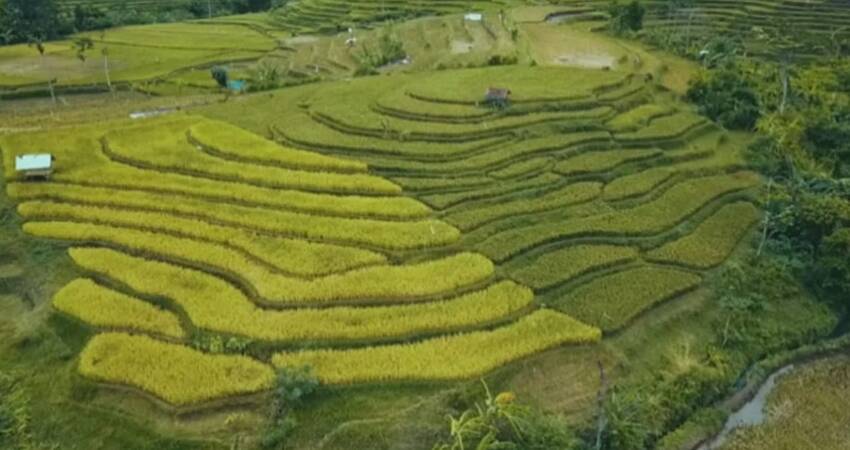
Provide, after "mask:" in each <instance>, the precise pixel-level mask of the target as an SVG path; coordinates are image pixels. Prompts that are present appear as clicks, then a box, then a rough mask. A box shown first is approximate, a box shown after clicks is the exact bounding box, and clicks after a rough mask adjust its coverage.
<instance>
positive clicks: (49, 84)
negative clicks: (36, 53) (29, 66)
mask: <svg viewBox="0 0 850 450" xmlns="http://www.w3.org/2000/svg"><path fill="white" fill-rule="evenodd" d="M41 67H44V68H47V65H45V64H44V54H43V53H42V54H41ZM47 89H48V90H49V91H50V99H51V100H53V106H56V91H55V90H54V89H53V74H52V73H51V72H50V71H49V70H48V71H47Z"/></svg>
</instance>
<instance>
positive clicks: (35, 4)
mask: <svg viewBox="0 0 850 450" xmlns="http://www.w3.org/2000/svg"><path fill="white" fill-rule="evenodd" d="M0 8H2V9H0V42H2V43H5V44H14V43H19V42H32V41H46V40H50V39H56V38H57V37H59V36H61V35H62V34H65V33H67V32H68V31H69V29H68V24H67V22H66V20H65V18H64V17H62V15H61V13H60V11H59V7H58V6H57V4H56V1H55V0H5V1H4V2H2V3H0Z"/></svg>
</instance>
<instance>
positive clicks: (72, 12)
mask: <svg viewBox="0 0 850 450" xmlns="http://www.w3.org/2000/svg"><path fill="white" fill-rule="evenodd" d="M271 6H272V0H178V1H168V2H162V1H152V2H144V1H138V2H133V3H128V2H126V1H123V2H122V1H114V2H108V1H106V2H103V1H102V2H85V1H74V0H2V1H0V30H2V32H0V44H15V43H20V42H24V43H26V42H33V41H47V40H53V39H58V38H60V37H63V36H66V35H68V34H71V33H77V32H83V31H91V30H104V29H107V28H111V27H118V26H123V25H139V24H146V23H162V22H177V21H182V20H192V19H202V18H208V17H212V16H213V15H215V16H226V15H230V14H243V13H249V12H255V11H266V10H268V9H269V8H271Z"/></svg>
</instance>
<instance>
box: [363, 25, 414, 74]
mask: <svg viewBox="0 0 850 450" xmlns="http://www.w3.org/2000/svg"><path fill="white" fill-rule="evenodd" d="M406 55H407V53H406V52H405V51H404V43H403V42H402V41H401V39H400V38H399V37H398V36H396V34H395V32H394V31H393V28H392V27H388V28H387V29H385V30H384V32H383V33H382V34H381V36H380V37H379V38H378V43H377V46H376V47H371V46H369V44H368V43H363V44H361V47H360V51H359V52H358V53H356V54H355V55H354V58H355V59H356V60H357V70H356V75H370V74H374V73H376V71H377V70H378V69H379V68H381V67H382V66H385V65H387V64H392V63H395V62H398V61H400V60H402V59H404V57H405V56H406Z"/></svg>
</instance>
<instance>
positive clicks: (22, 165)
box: [15, 153, 56, 180]
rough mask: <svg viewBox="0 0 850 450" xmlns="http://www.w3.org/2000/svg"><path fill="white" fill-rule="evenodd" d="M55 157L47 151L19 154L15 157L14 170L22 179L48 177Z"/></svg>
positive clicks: (51, 171) (51, 172) (45, 178)
mask: <svg viewBox="0 0 850 450" xmlns="http://www.w3.org/2000/svg"><path fill="white" fill-rule="evenodd" d="M54 161H56V158H54V157H53V155H51V154H49V153H40V154H30V155H21V156H16V157H15V172H16V173H17V174H18V175H19V176H21V177H22V178H23V179H24V180H35V179H43V180H47V179H50V176H51V175H53V162H54Z"/></svg>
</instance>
